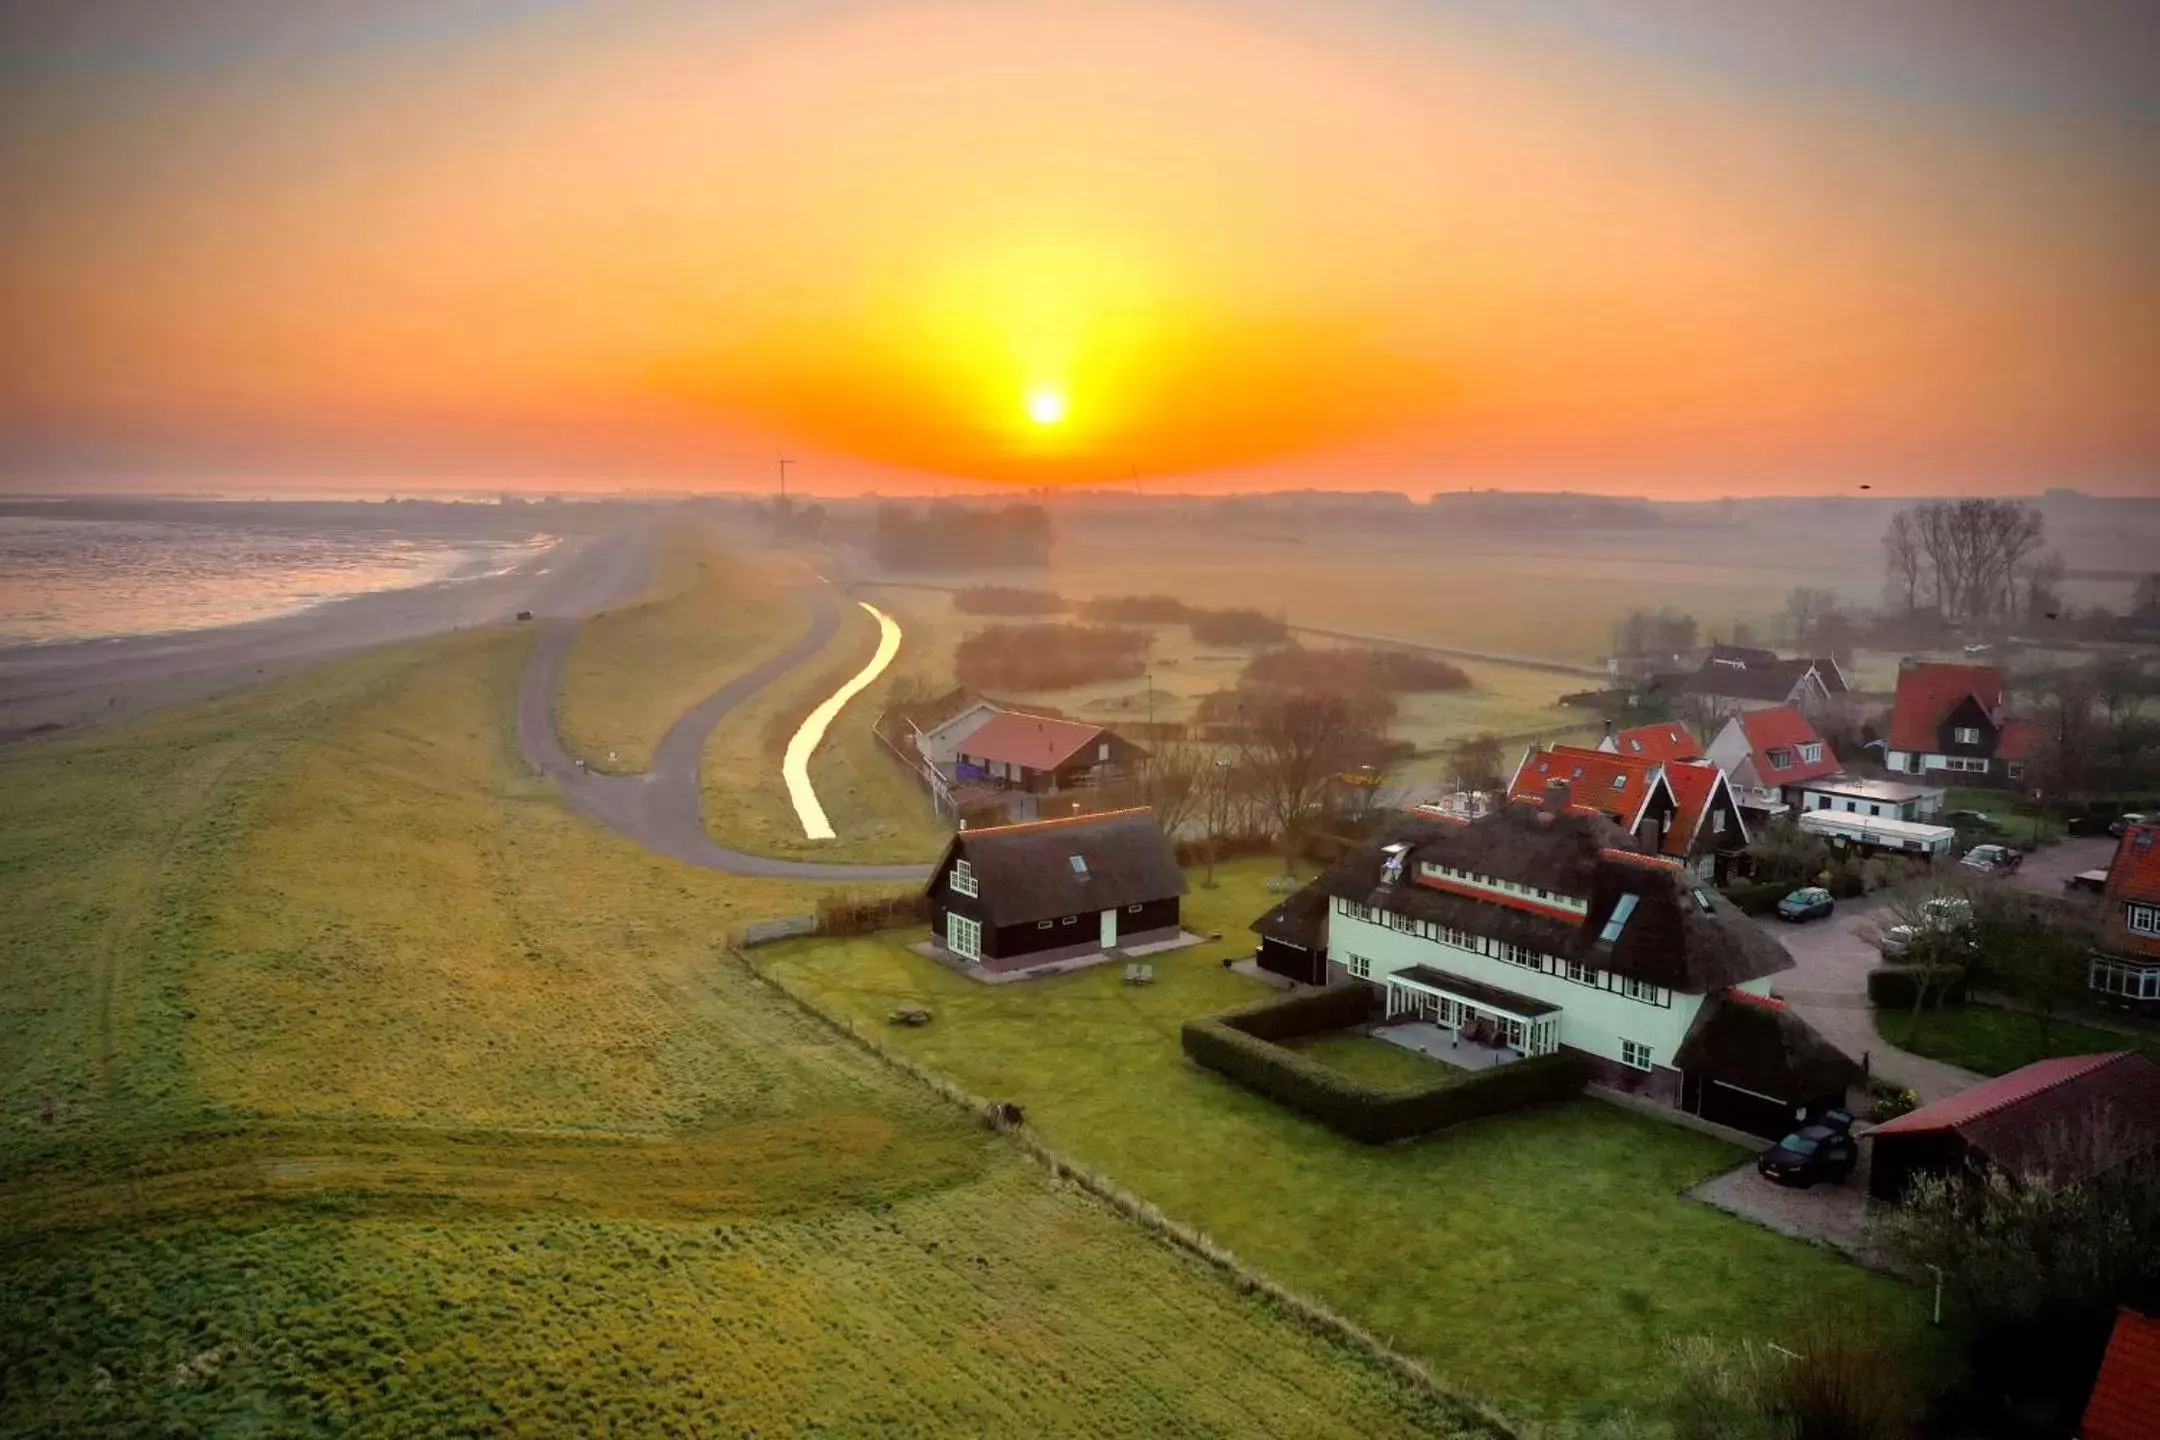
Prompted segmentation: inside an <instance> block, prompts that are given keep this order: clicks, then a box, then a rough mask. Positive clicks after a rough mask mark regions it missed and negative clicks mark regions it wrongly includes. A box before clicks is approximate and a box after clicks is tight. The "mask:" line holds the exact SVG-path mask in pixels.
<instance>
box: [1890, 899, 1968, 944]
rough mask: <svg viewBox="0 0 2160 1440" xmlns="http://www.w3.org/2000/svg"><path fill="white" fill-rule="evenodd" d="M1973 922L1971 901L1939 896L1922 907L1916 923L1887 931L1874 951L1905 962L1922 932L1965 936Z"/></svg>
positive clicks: (1892, 927) (1894, 927)
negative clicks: (1876, 950)
mask: <svg viewBox="0 0 2160 1440" xmlns="http://www.w3.org/2000/svg"><path fill="white" fill-rule="evenodd" d="M1972 921H1973V908H1972V901H1970V900H1967V899H1964V898H1963V897H1961V896H1957V895H1938V896H1936V897H1935V898H1934V899H1932V900H1929V901H1927V902H1926V903H1925V904H1923V905H1921V907H1920V916H1919V919H1918V920H1917V921H1915V922H1913V923H1909V924H1904V925H1892V926H1890V927H1888V928H1887V929H1885V930H1884V931H1883V932H1882V935H1881V937H1880V938H1879V939H1878V940H1876V942H1875V948H1876V949H1878V950H1880V951H1882V954H1883V958H1884V959H1885V960H1902V959H1904V958H1905V957H1906V956H1907V955H1910V954H1912V948H1913V943H1914V942H1915V941H1916V940H1918V939H1919V938H1920V936H1921V934H1922V933H1923V932H1925V933H1927V934H1933V935H1962V934H1963V933H1964V932H1965V931H1967V930H1970V929H1971V928H1972Z"/></svg>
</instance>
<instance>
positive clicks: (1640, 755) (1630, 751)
mask: <svg viewBox="0 0 2160 1440" xmlns="http://www.w3.org/2000/svg"><path fill="white" fill-rule="evenodd" d="M1598 749H1600V750H1604V751H1608V752H1610V753H1612V754H1615V755H1626V756H1629V757H1631V758H1637V759H1643V760H1659V761H1667V760H1699V759H1701V758H1702V753H1703V747H1702V742H1701V741H1700V740H1697V739H1696V738H1695V736H1694V734H1693V733H1692V732H1690V731H1689V729H1688V728H1687V726H1685V725H1682V724H1680V723H1679V722H1678V721H1674V720H1661V721H1659V722H1658V723H1657V724H1655V725H1637V726H1635V727H1633V728H1632V729H1628V730H1622V731H1620V732H1619V733H1618V734H1616V735H1607V736H1606V737H1605V738H1604V739H1603V740H1600V741H1599V742H1598Z"/></svg>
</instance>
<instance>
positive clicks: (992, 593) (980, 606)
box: [953, 585, 1071, 615]
mask: <svg viewBox="0 0 2160 1440" xmlns="http://www.w3.org/2000/svg"><path fill="white" fill-rule="evenodd" d="M1069 608H1071V607H1069V606H1068V605H1067V604H1066V602H1065V598H1064V597H1063V596H1061V595H1054V594H1052V593H1051V592H1050V591H1048V590H1026V589H1022V588H1020V587H1018V586H1014V585H970V586H968V587H967V588H966V589H965V590H962V591H960V592H958V593H957V594H955V595H954V596H953V609H955V610H958V611H959V612H960V613H961V614H963V615H1059V614H1063V613H1064V612H1065V611H1066V610H1067V609H1069Z"/></svg>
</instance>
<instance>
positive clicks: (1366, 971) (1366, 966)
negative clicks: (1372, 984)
mask: <svg viewBox="0 0 2160 1440" xmlns="http://www.w3.org/2000/svg"><path fill="white" fill-rule="evenodd" d="M1342 964H1343V969H1345V970H1347V971H1349V972H1350V973H1351V974H1352V975H1354V976H1356V977H1357V978H1358V979H1360V980H1370V979H1372V960H1371V959H1370V958H1369V957H1367V956H1364V955H1353V954H1351V953H1350V952H1349V951H1347V950H1346V951H1344V952H1343V957H1342Z"/></svg>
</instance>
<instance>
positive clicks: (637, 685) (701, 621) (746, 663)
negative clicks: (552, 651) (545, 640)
mask: <svg viewBox="0 0 2160 1440" xmlns="http://www.w3.org/2000/svg"><path fill="white" fill-rule="evenodd" d="M799 572H801V562H800V561H799V560H798V559H796V558H795V557H793V556H790V555H788V554H785V553H781V554H778V555H771V556H765V557H759V556H756V555H753V554H752V553H751V552H749V551H748V550H747V548H744V549H741V550H730V549H727V548H724V547H723V546H722V545H721V544H720V543H719V542H718V541H717V540H716V539H715V538H714V537H713V536H711V535H709V534H707V533H706V532H705V531H704V530H702V529H699V528H689V529H683V530H676V531H673V532H671V533H670V534H668V535H667V536H665V537H663V538H662V539H661V541H660V542H659V545H658V553H657V554H656V556H655V560H654V566H653V580H652V584H651V586H650V587H649V588H648V590H647V592H646V595H645V597H644V598H643V599H642V600H641V601H639V602H638V603H636V604H633V605H626V606H623V607H621V608H620V609H617V610H612V611H608V612H606V613H604V614H600V615H595V616H592V617H591V618H589V619H587V620H586V621H585V622H584V623H583V624H581V625H580V626H579V627H578V633H577V639H576V640H575V641H574V642H573V643H572V645H571V647H570V656H569V659H568V660H567V661H566V662H565V663H564V666H563V678H562V688H561V690H560V691H559V692H558V693H557V695H556V697H555V724H556V728H557V730H558V731H559V732H560V733H561V735H562V742H563V748H564V749H566V750H568V751H569V752H570V753H571V754H572V755H579V756H583V757H584V758H585V759H586V760H587V761H588V762H590V763H591V764H592V765H593V766H594V767H595V768H597V769H601V770H609V771H614V772H616V773H619V774H634V773H636V772H638V771H640V770H643V769H645V768H646V767H647V766H649V765H650V764H651V763H652V757H653V750H654V748H655V747H656V746H657V745H658V744H659V743H660V737H661V736H662V735H663V734H665V733H666V731H667V728H668V726H670V725H672V724H674V723H675V721H677V720H678V719H680V718H681V717H682V715H683V712H685V711H687V710H689V709H690V708H691V707H692V706H694V705H696V704H697V703H698V701H700V700H702V699H704V698H705V697H706V696H707V695H710V694H711V693H712V692H713V691H715V690H717V689H719V688H720V687H721V686H722V685H724V684H726V683H727V681H728V680H729V679H730V678H731V677H733V676H735V675H739V674H741V673H742V672H743V671H745V670H748V669H749V668H751V667H752V666H754V665H756V664H758V663H759V662H760V661H763V660H765V659H767V658H769V657H770V656H772V655H776V654H778V653H779V652H780V651H782V650H784V649H786V648H787V647H788V645H789V644H791V643H792V642H793V641H794V640H795V638H796V637H797V636H798V635H800V634H802V632H803V630H804V628H805V627H806V626H808V625H809V623H810V607H809V605H808V604H807V603H806V602H805V601H804V600H803V598H802V596H801V595H800V594H799V593H797V591H796V590H795V588H794V586H795V584H796V583H798V582H799V581H801V580H802V579H804V578H806V576H805V575H804V574H803V573H799Z"/></svg>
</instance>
